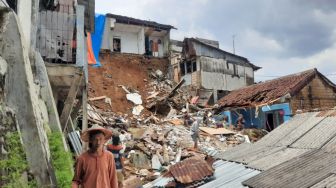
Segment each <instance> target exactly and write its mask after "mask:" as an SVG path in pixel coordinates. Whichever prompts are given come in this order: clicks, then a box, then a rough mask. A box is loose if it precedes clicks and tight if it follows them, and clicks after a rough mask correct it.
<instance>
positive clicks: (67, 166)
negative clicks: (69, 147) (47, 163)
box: [48, 132, 73, 187]
mask: <svg viewBox="0 0 336 188" xmlns="http://www.w3.org/2000/svg"><path fill="white" fill-rule="evenodd" d="M48 140H49V147H50V153H51V159H52V163H53V167H54V170H55V174H56V179H57V187H70V185H71V181H72V177H73V170H72V166H73V160H72V154H71V153H70V152H66V151H65V150H64V145H63V142H62V133H60V132H53V133H49V134H48Z"/></svg>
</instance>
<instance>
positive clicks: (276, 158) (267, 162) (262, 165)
mask: <svg viewBox="0 0 336 188" xmlns="http://www.w3.org/2000/svg"><path fill="white" fill-rule="evenodd" d="M307 151H309V150H307V149H294V148H283V149H281V150H278V151H276V152H274V153H272V154H270V155H265V156H263V157H261V158H259V159H257V160H255V161H251V162H250V163H249V164H248V165H247V167H250V168H253V169H258V170H268V169H270V168H272V167H274V166H276V165H279V164H281V163H283V162H285V161H289V160H291V159H293V158H294V157H297V156H300V155H302V154H303V153H305V152H307Z"/></svg>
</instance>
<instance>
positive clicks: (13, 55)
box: [0, 8, 56, 187]
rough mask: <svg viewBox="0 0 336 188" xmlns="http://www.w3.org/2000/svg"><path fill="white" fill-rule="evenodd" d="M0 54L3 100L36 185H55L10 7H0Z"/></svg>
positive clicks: (25, 57)
mask: <svg viewBox="0 0 336 188" xmlns="http://www.w3.org/2000/svg"><path fill="white" fill-rule="evenodd" d="M0 13H1V14H0V19H1V20H2V23H1V24H2V25H1V28H2V29H1V31H0V41H1V42H0V56H2V57H3V59H4V60H6V62H7V64H8V71H7V74H6V76H5V87H4V92H5V96H4V99H5V100H4V102H5V104H6V105H8V106H10V107H11V108H13V110H14V112H15V114H16V117H17V120H18V125H19V129H20V132H21V134H22V141H23V146H24V149H25V152H26V156H27V161H28V165H29V168H30V170H31V171H32V173H33V174H34V177H35V178H36V180H37V182H38V184H39V187H50V186H54V185H56V182H55V181H54V179H55V177H52V174H53V170H52V169H51V165H50V155H49V153H48V152H49V145H48V139H47V135H46V134H45V131H44V128H43V120H41V119H39V118H40V116H39V114H40V113H41V112H39V107H38V100H39V99H38V96H37V95H36V90H35V89H36V88H35V87H34V81H33V74H32V69H31V64H30V61H29V57H28V48H29V46H27V43H26V41H25V40H24V39H23V32H22V30H21V27H20V26H19V21H18V18H17V17H16V15H15V13H13V12H12V11H11V10H10V9H7V8H1V9H0Z"/></svg>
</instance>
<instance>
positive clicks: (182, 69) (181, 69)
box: [180, 63, 186, 76]
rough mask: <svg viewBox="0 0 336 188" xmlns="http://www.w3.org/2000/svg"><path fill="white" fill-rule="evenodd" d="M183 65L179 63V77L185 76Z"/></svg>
mask: <svg viewBox="0 0 336 188" xmlns="http://www.w3.org/2000/svg"><path fill="white" fill-rule="evenodd" d="M184 64H185V63H180V71H181V76H184V75H185V74H186V71H185V68H184Z"/></svg>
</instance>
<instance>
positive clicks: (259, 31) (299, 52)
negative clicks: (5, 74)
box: [96, 0, 336, 83]
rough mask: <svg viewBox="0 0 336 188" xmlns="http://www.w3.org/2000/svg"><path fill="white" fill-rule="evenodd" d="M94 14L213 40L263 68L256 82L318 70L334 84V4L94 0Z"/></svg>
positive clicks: (322, 0)
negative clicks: (149, 23)
mask: <svg viewBox="0 0 336 188" xmlns="http://www.w3.org/2000/svg"><path fill="white" fill-rule="evenodd" d="M96 13H113V14H120V15H123V16H130V17H134V18H139V19H145V20H151V21H156V22H158V23H162V24H169V25H173V26H175V27H176V28H177V30H172V31H171V38H172V39H176V40H183V38H184V37H201V38H207V39H213V40H217V41H219V43H220V48H221V49H223V50H226V51H228V52H232V50H233V47H232V38H233V37H232V36H233V35H234V36H235V37H234V38H235V53H236V54H237V55H241V56H244V57H246V58H248V59H249V60H250V62H251V63H253V64H255V65H257V66H261V67H262V69H260V70H258V71H257V72H255V76H256V81H260V80H268V79H273V78H275V77H277V76H283V75H287V74H290V73H295V72H300V71H303V70H307V69H311V68H317V69H318V70H319V71H320V72H322V73H323V74H325V75H326V76H327V77H328V78H329V79H330V80H332V81H333V82H334V83H336V1H333V0H316V1H315V0H281V1H279V0H254V1H250V0H96Z"/></svg>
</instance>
